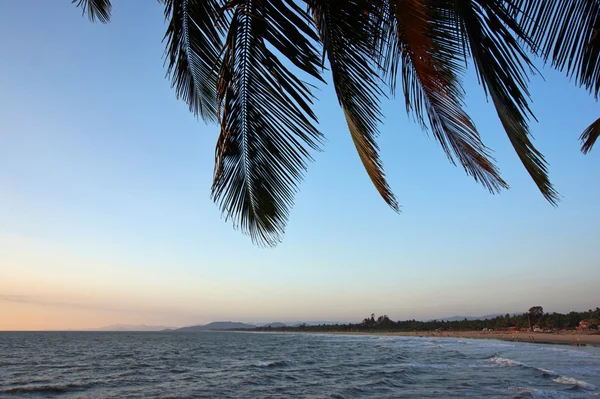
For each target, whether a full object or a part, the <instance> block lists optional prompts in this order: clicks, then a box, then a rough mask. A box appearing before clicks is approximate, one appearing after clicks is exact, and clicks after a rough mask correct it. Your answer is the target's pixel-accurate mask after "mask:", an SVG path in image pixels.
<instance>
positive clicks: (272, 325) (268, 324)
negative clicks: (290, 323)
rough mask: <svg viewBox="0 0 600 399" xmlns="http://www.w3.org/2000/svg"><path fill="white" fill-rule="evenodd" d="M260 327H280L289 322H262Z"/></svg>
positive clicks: (285, 325)
mask: <svg viewBox="0 0 600 399" xmlns="http://www.w3.org/2000/svg"><path fill="white" fill-rule="evenodd" d="M260 327H272V328H280V327H287V324H284V323H279V322H275V323H267V324H261V325H260Z"/></svg>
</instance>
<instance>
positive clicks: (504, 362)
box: [487, 356, 525, 367]
mask: <svg viewBox="0 0 600 399" xmlns="http://www.w3.org/2000/svg"><path fill="white" fill-rule="evenodd" d="M487 361H488V362H490V363H495V364H497V365H499V366H508V367H514V366H525V365H524V364H523V363H521V362H518V361H516V360H512V359H506V358H503V357H499V356H493V357H490V358H489V359H487Z"/></svg>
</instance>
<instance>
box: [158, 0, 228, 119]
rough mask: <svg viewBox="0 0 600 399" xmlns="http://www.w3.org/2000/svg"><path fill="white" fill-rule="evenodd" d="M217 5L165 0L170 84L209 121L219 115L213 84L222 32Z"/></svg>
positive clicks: (210, 0)
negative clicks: (167, 22)
mask: <svg viewBox="0 0 600 399" xmlns="http://www.w3.org/2000/svg"><path fill="white" fill-rule="evenodd" d="M220 9H221V7H220V5H219V3H218V2H217V1H216V0H204V1H194V0H166V1H165V18H166V19H167V20H168V21H169V25H168V28H167V32H166V34H165V40H166V42H167V45H166V47H167V49H166V54H167V55H168V58H169V66H168V73H169V74H170V75H171V81H172V85H173V87H175V92H176V93H177V97H178V98H181V99H183V100H184V101H185V102H186V103H187V104H188V105H189V107H190V111H191V112H193V113H194V115H198V114H200V115H201V117H202V118H203V119H204V120H205V121H210V122H216V121H217V119H218V117H217V96H216V87H217V77H218V65H219V56H220V52H221V48H222V47H223V44H222V34H223V32H222V29H220V28H219V27H220V25H219V24H218V22H219V21H217V18H218V16H219V15H220Z"/></svg>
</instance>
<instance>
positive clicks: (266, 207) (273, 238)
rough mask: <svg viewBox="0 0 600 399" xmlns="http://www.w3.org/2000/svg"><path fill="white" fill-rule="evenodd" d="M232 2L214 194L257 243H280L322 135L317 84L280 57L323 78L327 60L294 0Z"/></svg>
mask: <svg viewBox="0 0 600 399" xmlns="http://www.w3.org/2000/svg"><path fill="white" fill-rule="evenodd" d="M228 9H229V10H232V12H233V15H232V16H231V20H230V24H229V28H228V33H227V37H226V39H225V48H224V53H223V62H222V66H221V70H220V77H219V82H218V86H217V88H218V97H217V98H218V101H219V104H220V107H221V110H222V111H221V112H222V114H221V134H220V136H219V140H218V143H217V148H216V155H215V156H216V159H215V174H214V181H213V188H212V196H213V199H214V200H215V202H216V203H218V204H219V206H220V207H221V209H222V211H223V213H224V215H225V217H226V218H227V219H233V220H234V224H235V225H236V226H238V227H240V228H241V229H242V231H243V232H245V233H248V234H249V235H250V236H251V238H252V240H253V241H254V242H255V243H258V244H260V245H275V244H276V243H278V242H279V241H280V240H281V237H282V235H283V232H284V228H285V225H286V221H287V218H288V212H289V208H290V207H291V206H292V204H293V197H294V194H295V192H296V186H297V182H298V181H299V180H300V179H301V178H302V176H303V172H304V170H305V168H306V161H307V160H308V159H310V154H309V150H310V149H317V147H318V144H319V141H320V138H321V134H320V133H319V131H318V130H317V129H316V128H315V127H314V125H313V122H314V121H316V116H315V115H314V113H313V112H312V110H311V100H312V96H311V93H310V90H309V89H310V87H309V86H308V85H307V84H306V83H305V82H303V81H301V80H300V79H299V78H298V77H296V75H295V74H294V73H293V72H292V71H290V70H289V69H288V66H286V65H285V64H284V62H282V61H281V60H280V57H283V59H284V60H287V61H288V62H289V63H292V64H294V65H296V66H297V67H299V68H300V69H301V70H302V71H304V73H306V74H308V75H310V76H313V77H315V78H318V77H319V74H320V70H321V68H322V64H321V60H320V57H319V54H318V53H317V51H316V49H315V48H314V46H313V45H312V44H311V41H310V40H315V39H316V36H315V34H314V27H312V26H311V25H310V19H309V17H308V14H307V13H306V12H305V11H304V10H302V9H300V8H299V7H298V6H297V5H296V4H295V3H294V0H270V1H267V0H234V1H230V2H229V4H228ZM274 51H277V52H278V53H279V56H278V55H277V54H276V53H275V52H274Z"/></svg>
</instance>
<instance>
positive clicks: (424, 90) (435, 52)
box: [383, 0, 508, 193]
mask: <svg viewBox="0 0 600 399" xmlns="http://www.w3.org/2000/svg"><path fill="white" fill-rule="evenodd" d="M451 11H452V9H451V8H444V7H443V2H439V1H438V2H430V3H427V2H423V1H419V0H391V1H390V6H389V17H390V19H389V22H388V24H389V26H390V27H391V28H388V32H389V38H388V46H389V48H388V49H387V51H385V52H384V54H385V57H386V60H385V62H384V63H383V65H385V66H386V67H387V70H386V73H387V75H388V76H390V78H391V79H390V84H392V85H393V84H395V80H396V78H395V76H396V75H397V70H396V69H397V68H399V67H401V76H402V88H403V92H404V99H405V104H406V109H407V112H412V113H413V114H414V115H415V117H416V119H417V121H418V122H419V123H420V124H421V126H422V127H423V128H426V126H427V125H426V123H425V115H426V116H427V119H428V121H429V126H430V127H431V130H432V133H433V136H434V137H435V139H436V140H437V141H438V142H439V143H440V144H441V146H442V149H443V150H444V152H445V153H446V155H447V156H448V159H449V160H450V161H451V162H452V163H453V164H455V157H456V158H457V159H458V162H459V163H460V164H461V165H462V166H463V168H464V169H465V171H466V173H467V174H468V175H471V176H473V178H474V179H475V180H476V181H477V182H479V183H481V184H482V185H483V186H484V187H486V188H487V189H488V190H489V191H490V192H492V193H496V192H498V191H500V189H502V188H508V185H507V184H506V182H505V181H504V180H502V178H501V177H500V174H499V171H498V169H497V167H496V166H495V165H494V163H493V159H492V158H491V156H490V153H489V150H488V149H487V148H486V146H485V145H484V144H483V142H482V141H481V138H480V136H479V133H478V131H477V129H476V128H475V125H474V124H473V122H472V120H471V118H470V117H469V116H468V115H467V114H466V113H465V111H464V110H463V94H464V90H463V88H462V85H461V82H460V76H461V75H462V74H463V73H464V70H465V67H464V59H465V52H464V46H463V45H462V42H461V37H460V36H459V35H458V34H457V32H458V30H457V26H456V18H455V16H454V14H453V13H452V12H451Z"/></svg>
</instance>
